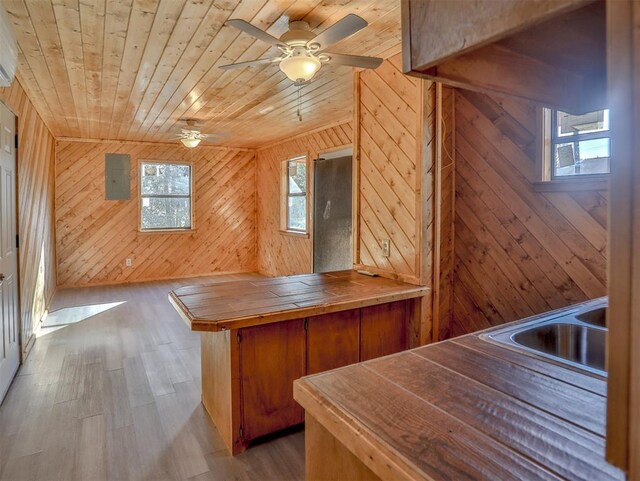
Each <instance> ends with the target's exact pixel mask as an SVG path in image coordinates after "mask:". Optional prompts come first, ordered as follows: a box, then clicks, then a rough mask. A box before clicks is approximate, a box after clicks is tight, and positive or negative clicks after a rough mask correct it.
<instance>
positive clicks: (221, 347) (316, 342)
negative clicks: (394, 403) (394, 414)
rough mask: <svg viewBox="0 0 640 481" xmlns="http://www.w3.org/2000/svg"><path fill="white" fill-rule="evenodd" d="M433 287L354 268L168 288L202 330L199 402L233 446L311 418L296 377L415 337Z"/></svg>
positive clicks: (387, 350) (400, 346)
mask: <svg viewBox="0 0 640 481" xmlns="http://www.w3.org/2000/svg"><path fill="white" fill-rule="evenodd" d="M426 291H427V288H426V287H423V286H415V285H412V284H406V283H403V282H399V281H395V280H391V279H385V278H381V277H371V276H368V275H363V274H359V273H357V272H355V271H340V272H332V273H325V274H304V275H296V276H286V277H272V278H256V279H254V280H242V281H233V282H224V283H219V284H215V285H208V286H189V287H183V288H180V289H176V290H175V291H172V292H170V293H169V300H170V302H171V303H172V304H173V306H174V307H175V308H176V309H177V311H178V312H179V313H180V315H181V316H182V318H183V319H184V320H185V322H187V324H188V325H189V327H190V328H191V329H192V330H194V331H201V336H202V344H201V345H202V402H203V404H204V406H205V408H206V410H207V412H208V413H209V415H210V416H211V418H212V419H213V422H214V423H215V425H216V427H217V428H218V431H219V432H220V434H221V436H222V438H223V439H224V441H225V444H226V445H227V447H228V448H229V450H230V451H231V452H232V453H234V454H237V453H240V452H242V451H243V450H244V449H246V447H247V445H248V443H249V442H250V441H251V440H254V439H256V438H259V437H261V436H264V435H266V434H270V433H273V432H276V431H279V430H282V429H284V428H287V427H290V426H294V425H296V424H300V423H302V422H303V421H304V411H303V409H302V408H301V407H300V406H299V405H298V404H297V403H296V402H295V401H294V399H293V381H294V380H296V379H298V378H300V377H302V376H305V375H307V374H314V373H319V372H322V371H326V370H329V369H334V368H337V367H341V366H346V365H348V364H353V363H356V362H359V361H365V360H368V359H373V358H376V357H380V356H384V355H387V354H392V353H395V352H398V351H402V350H404V349H407V348H408V347H409V345H410V329H411V326H412V319H414V318H415V316H416V315H417V314H416V312H417V310H416V309H415V303H416V301H415V300H416V299H418V298H420V297H421V296H423V295H424V294H425V292H426Z"/></svg>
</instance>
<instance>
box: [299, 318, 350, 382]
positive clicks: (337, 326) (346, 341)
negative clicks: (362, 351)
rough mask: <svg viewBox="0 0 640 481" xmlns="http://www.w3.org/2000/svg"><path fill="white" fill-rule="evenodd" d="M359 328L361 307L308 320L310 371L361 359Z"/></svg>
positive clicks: (308, 372) (308, 369)
mask: <svg viewBox="0 0 640 481" xmlns="http://www.w3.org/2000/svg"><path fill="white" fill-rule="evenodd" d="M359 330H360V311H359V309H353V310H351V311H342V312H335V313H332V314H323V315H322V316H314V317H310V318H309V319H308V323H307V374H315V373H318V372H322V371H328V370H329V369H335V368H337V367H342V366H347V365H349V364H353V363H355V362H358V354H359V353H358V351H359V339H358V338H359Z"/></svg>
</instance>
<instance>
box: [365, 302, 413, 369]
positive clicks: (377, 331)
mask: <svg viewBox="0 0 640 481" xmlns="http://www.w3.org/2000/svg"><path fill="white" fill-rule="evenodd" d="M360 316H361V317H360V326H361V331H360V360H361V361H367V360H368V359H374V358H376V357H380V356H386V355H387V354H393V353H394V352H400V351H404V350H405V349H407V348H408V347H409V346H408V344H407V342H408V336H407V318H408V316H407V302H406V301H398V302H391V303H389V304H381V305H379V306H371V307H363V308H362V309H361V314H360Z"/></svg>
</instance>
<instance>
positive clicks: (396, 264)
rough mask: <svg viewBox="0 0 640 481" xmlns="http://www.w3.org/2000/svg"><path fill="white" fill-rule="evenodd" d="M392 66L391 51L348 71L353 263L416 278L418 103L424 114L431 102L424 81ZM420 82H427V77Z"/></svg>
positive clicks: (394, 61)
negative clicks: (354, 193)
mask: <svg viewBox="0 0 640 481" xmlns="http://www.w3.org/2000/svg"><path fill="white" fill-rule="evenodd" d="M400 64H401V59H400V56H395V57H393V58H392V59H390V60H386V61H385V62H383V64H382V65H381V66H380V67H378V68H377V69H376V70H365V71H361V72H357V73H356V74H355V75H356V79H355V99H354V102H355V114H354V116H355V125H356V133H355V135H356V142H355V144H356V150H355V155H356V163H357V164H356V169H355V173H356V176H357V178H356V182H357V186H358V191H359V195H358V197H357V202H356V206H355V208H356V209H357V225H356V226H355V229H354V235H355V238H356V253H355V257H356V259H355V263H356V264H357V265H359V266H361V267H362V268H367V269H370V270H374V271H376V272H378V273H380V274H382V275H385V276H390V277H400V278H402V279H404V280H408V281H410V282H414V283H419V282H420V263H421V257H420V255H419V248H420V233H421V222H422V215H421V213H422V210H421V186H422V175H424V176H425V177H428V178H431V172H430V170H426V171H424V172H423V171H422V166H421V162H420V161H419V160H420V159H421V152H422V128H423V122H422V114H423V103H426V104H427V107H426V109H427V112H426V113H425V117H428V116H429V114H430V113H431V112H429V111H433V109H435V103H434V102H432V101H430V100H429V98H430V96H429V94H428V93H427V95H425V96H424V97H423V88H424V87H425V83H424V82H423V81H422V80H419V79H416V78H412V77H408V76H406V75H404V74H402V72H401V65H400ZM428 85H429V87H427V89H429V88H431V89H433V88H435V87H434V86H435V84H434V83H432V82H429V83H428ZM429 169H430V168H429ZM425 195H427V196H430V195H432V191H430V192H425ZM427 222H429V220H428V219H427ZM383 239H389V240H390V241H391V249H390V256H389V257H388V258H387V257H383V255H382V249H381V241H382V240H383Z"/></svg>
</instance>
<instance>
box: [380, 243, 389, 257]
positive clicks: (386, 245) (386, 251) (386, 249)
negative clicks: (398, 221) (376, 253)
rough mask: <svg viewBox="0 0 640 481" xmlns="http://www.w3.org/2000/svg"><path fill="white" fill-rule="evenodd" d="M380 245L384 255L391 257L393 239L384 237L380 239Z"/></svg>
mask: <svg viewBox="0 0 640 481" xmlns="http://www.w3.org/2000/svg"><path fill="white" fill-rule="evenodd" d="M380 247H381V249H382V257H389V256H390V255H391V241H390V240H389V239H382V240H381V241H380Z"/></svg>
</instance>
